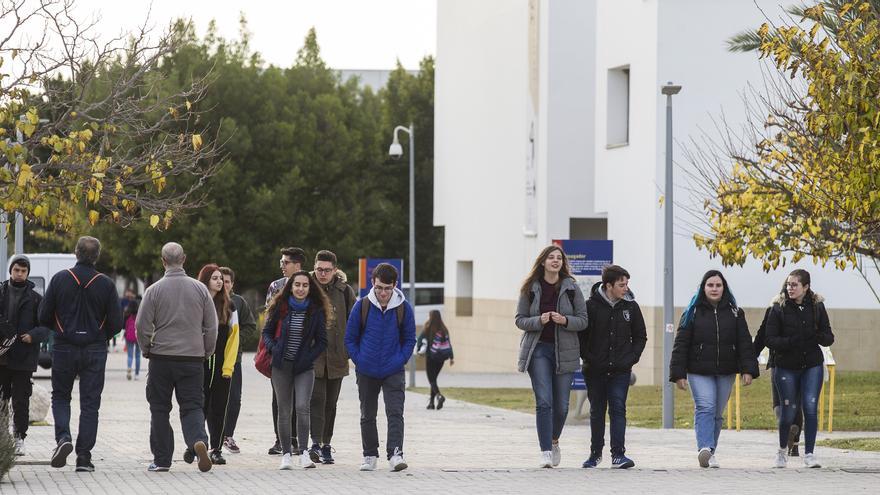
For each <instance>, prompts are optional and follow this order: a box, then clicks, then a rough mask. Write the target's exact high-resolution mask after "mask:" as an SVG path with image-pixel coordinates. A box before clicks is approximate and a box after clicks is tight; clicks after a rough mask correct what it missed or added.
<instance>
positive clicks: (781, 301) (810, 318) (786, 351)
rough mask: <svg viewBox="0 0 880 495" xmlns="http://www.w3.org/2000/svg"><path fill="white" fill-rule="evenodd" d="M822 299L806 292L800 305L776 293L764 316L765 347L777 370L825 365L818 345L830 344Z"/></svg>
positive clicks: (827, 321) (828, 324) (831, 340)
mask: <svg viewBox="0 0 880 495" xmlns="http://www.w3.org/2000/svg"><path fill="white" fill-rule="evenodd" d="M824 301H825V299H824V298H823V297H822V296H820V295H819V294H816V293H815V292H812V291H810V292H809V294H808V297H804V301H803V303H802V304H800V305H798V304H797V303H795V302H794V301H793V300H791V299H789V298H788V297H785V296H783V295H782V294H780V295H779V296H777V297H776V298H775V299H774V300H773V308H772V309H771V312H770V315H769V316H768V317H767V336H766V338H765V341H766V344H767V347H769V348H770V350H771V351H773V353H774V364H775V365H776V367H778V368H786V369H806V368H812V367H813V366H818V365H820V364H822V363H823V362H825V359H824V356H823V355H822V349H820V348H819V346H820V345H823V346H830V345H831V344H833V343H834V334H833V333H832V332H831V322H830V321H829V320H828V312H827V311H826V310H825V303H824Z"/></svg>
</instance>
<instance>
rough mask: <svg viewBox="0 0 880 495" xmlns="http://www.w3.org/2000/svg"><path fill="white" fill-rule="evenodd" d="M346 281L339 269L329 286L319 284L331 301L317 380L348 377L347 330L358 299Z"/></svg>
mask: <svg viewBox="0 0 880 495" xmlns="http://www.w3.org/2000/svg"><path fill="white" fill-rule="evenodd" d="M315 280H317V278H315ZM345 280H346V277H345V274H344V273H342V271H341V270H338V269H337V270H336V275H335V276H334V277H333V280H331V281H330V283H329V284H327V285H323V284H320V283H319V284H318V285H320V287H321V288H322V289H324V293H325V294H327V299H329V300H330V321H328V322H327V349H326V350H325V351H324V352H322V353H321V355H320V356H318V359H316V360H315V377H317V378H329V379H336V378H342V377H344V376H348V350H347V349H346V348H345V328H346V326H347V325H348V315H349V314H351V308H353V307H354V304H355V301H356V300H357V297H356V296H355V294H354V290H353V289H352V288H351V286H349V285H348V284H347V283H345Z"/></svg>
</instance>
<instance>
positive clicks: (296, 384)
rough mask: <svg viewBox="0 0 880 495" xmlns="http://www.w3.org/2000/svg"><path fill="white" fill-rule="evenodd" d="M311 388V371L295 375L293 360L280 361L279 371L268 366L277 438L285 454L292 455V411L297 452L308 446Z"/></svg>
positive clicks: (312, 384)
mask: <svg viewBox="0 0 880 495" xmlns="http://www.w3.org/2000/svg"><path fill="white" fill-rule="evenodd" d="M314 386H315V370H313V369H310V370H306V371H303V372H301V373H299V374H296V375H295V374H293V361H287V360H282V362H281V368H276V367H274V366H273V367H272V388H273V389H274V390H275V397H277V398H278V438H279V439H280V440H281V451H282V452H283V453H285V454H290V453H291V452H292V447H293V445H292V444H293V442H292V441H291V440H290V439H291V437H292V436H293V432H292V431H291V429H290V426H291V425H290V417H291V415H292V414H293V411H294V409H295V410H296V438H297V450H300V449H305V448H306V447H308V445H309V407H310V404H311V398H312V389H313V388H314ZM297 453H299V452H297Z"/></svg>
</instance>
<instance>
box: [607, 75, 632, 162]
mask: <svg viewBox="0 0 880 495" xmlns="http://www.w3.org/2000/svg"><path fill="white" fill-rule="evenodd" d="M606 130H607V132H608V142H607V144H608V147H609V148H614V147H618V146H626V145H627V144H629V66H628V65H627V66H624V67H617V68H614V69H608V122H607V129H606Z"/></svg>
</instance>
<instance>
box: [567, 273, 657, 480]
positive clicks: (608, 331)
mask: <svg viewBox="0 0 880 495" xmlns="http://www.w3.org/2000/svg"><path fill="white" fill-rule="evenodd" d="M629 279H630V277H629V272H628V271H626V270H625V269H623V268H622V267H620V266H617V265H610V266H606V267H605V268H603V269H602V281H601V282H597V283H596V284H594V285H593V287H592V290H591V291H590V299H589V300H588V301H587V320H588V322H589V323H588V324H587V329H586V330H585V331H583V332H580V333H579V334H578V337H579V339H580V351H581V358H582V359H583V362H584V367H583V373H584V382H585V383H586V386H587V396H588V398H589V399H590V457H588V458H587V460H586V461H584V463H583V464H582V467H585V468H594V467H596V466H598V465H599V463H600V462H602V449H603V448H604V447H605V411H606V410H607V411H608V416H609V417H610V420H611V467H612V468H617V469H628V468H631V467H633V466H635V461H633V460H632V459H630V458H629V457H627V456H626V446H625V442H626V397H627V394H628V392H629V384H630V375H632V368H633V366H634V365H635V364H636V363H638V362H639V359H641V357H642V352H643V351H644V350H645V345H646V344H647V342H648V334H647V332H646V330H645V319H644V317H643V316H642V310H641V308H640V307H639V303H637V302H636V299H635V295H633V293H632V291H631V290H630V289H629Z"/></svg>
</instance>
